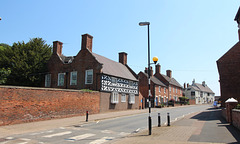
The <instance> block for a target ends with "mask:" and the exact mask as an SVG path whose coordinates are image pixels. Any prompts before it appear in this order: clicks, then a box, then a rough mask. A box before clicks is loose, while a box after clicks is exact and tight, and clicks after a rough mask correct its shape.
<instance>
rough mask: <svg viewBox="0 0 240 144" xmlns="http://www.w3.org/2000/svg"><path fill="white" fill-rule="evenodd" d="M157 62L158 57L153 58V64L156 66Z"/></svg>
mask: <svg viewBox="0 0 240 144" xmlns="http://www.w3.org/2000/svg"><path fill="white" fill-rule="evenodd" d="M157 61H158V57H156V56H155V57H153V62H154V63H155V64H156V63H157Z"/></svg>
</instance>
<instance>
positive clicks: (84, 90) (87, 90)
mask: <svg viewBox="0 0 240 144" xmlns="http://www.w3.org/2000/svg"><path fill="white" fill-rule="evenodd" d="M81 91H83V92H93V91H92V90H90V89H81Z"/></svg>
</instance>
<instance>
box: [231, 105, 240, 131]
mask: <svg viewBox="0 0 240 144" xmlns="http://www.w3.org/2000/svg"><path fill="white" fill-rule="evenodd" d="M232 124H233V125H234V126H235V127H236V128H238V129H239V130H240V110H238V109H233V110H232Z"/></svg>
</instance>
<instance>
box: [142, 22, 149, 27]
mask: <svg viewBox="0 0 240 144" xmlns="http://www.w3.org/2000/svg"><path fill="white" fill-rule="evenodd" d="M139 25H140V26H145V25H150V22H140V23H139Z"/></svg>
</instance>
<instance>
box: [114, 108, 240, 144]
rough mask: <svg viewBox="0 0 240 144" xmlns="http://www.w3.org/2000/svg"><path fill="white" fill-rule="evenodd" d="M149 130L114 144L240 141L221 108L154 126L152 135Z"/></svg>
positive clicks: (178, 143) (196, 143) (237, 133)
mask: <svg viewBox="0 0 240 144" xmlns="http://www.w3.org/2000/svg"><path fill="white" fill-rule="evenodd" d="M148 134H149V132H148V130H145V131H142V132H139V133H137V134H134V135H129V136H128V137H127V138H125V139H120V140H116V141H114V142H113V143H114V144H123V143H134V144H146V143H151V144H207V143H231V144H235V143H236V144H238V143H240V131H239V130H238V129H236V128H235V127H233V126H232V125H230V124H229V123H227V122H226V121H225V120H224V119H223V117H222V116H221V109H214V108H209V109H207V110H206V111H203V112H197V113H193V114H190V115H188V116H185V117H184V118H182V119H180V120H178V121H176V122H174V123H172V124H171V126H166V125H165V126H162V127H154V128H153V130H152V135H148Z"/></svg>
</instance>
